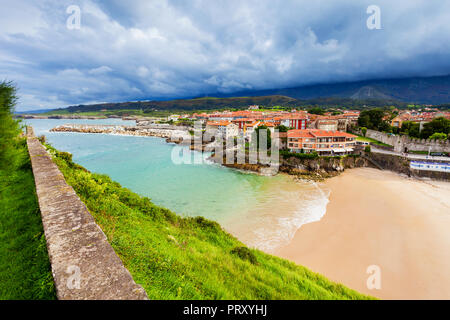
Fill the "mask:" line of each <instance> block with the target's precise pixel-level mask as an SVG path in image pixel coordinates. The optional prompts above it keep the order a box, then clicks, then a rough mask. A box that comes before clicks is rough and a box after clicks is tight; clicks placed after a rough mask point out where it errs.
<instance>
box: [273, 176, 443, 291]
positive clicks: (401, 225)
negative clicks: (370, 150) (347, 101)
mask: <svg viewBox="0 0 450 320" xmlns="http://www.w3.org/2000/svg"><path fill="white" fill-rule="evenodd" d="M324 187H326V188H327V189H329V190H330V191H331V193H330V202H329V204H328V206H327V212H326V214H325V216H324V217H323V218H322V219H321V220H320V221H318V222H313V223H309V224H306V225H303V226H302V227H301V228H300V229H299V230H298V231H297V232H296V234H295V236H294V238H293V239H292V241H291V242H290V244H289V245H287V246H284V247H281V248H279V249H278V250H276V251H275V252H274V254H275V255H278V256H280V257H283V258H287V259H289V260H292V261H294V262H296V263H298V264H301V265H304V266H306V267H308V268H310V269H312V270H314V271H315V272H318V273H321V274H323V275H325V276H327V277H328V278H330V279H332V280H334V281H337V282H340V283H343V284H344V285H346V286H349V287H350V288H353V289H355V290H357V291H360V292H362V293H366V294H370V295H372V296H375V297H378V298H382V299H450V272H449V270H450V232H449V231H450V183H449V182H423V181H418V180H413V179H408V178H406V177H402V176H400V175H398V174H396V173H393V172H390V171H380V170H377V169H371V168H357V169H351V170H347V171H346V172H344V173H343V174H342V175H340V176H338V177H334V178H331V179H329V180H327V181H326V182H325V183H324ZM369 266H377V267H379V270H380V275H381V277H380V279H381V289H369V288H368V286H367V279H368V278H369V277H370V276H371V274H369V273H368V272H367V269H368V267H369Z"/></svg>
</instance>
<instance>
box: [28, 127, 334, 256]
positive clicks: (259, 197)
mask: <svg viewBox="0 0 450 320" xmlns="http://www.w3.org/2000/svg"><path fill="white" fill-rule="evenodd" d="M26 123H27V124H30V125H32V126H33V128H34V131H35V134H36V135H42V134H43V135H45V136H46V137H47V141H48V142H50V143H51V144H52V145H53V146H54V147H55V148H57V149H58V150H61V151H67V152H70V153H72V154H73V159H74V161H75V162H77V163H79V164H80V165H82V166H84V167H85V168H87V169H88V170H90V171H92V172H98V173H103V174H107V175H109V176H110V177H111V178H112V179H113V180H115V181H117V182H119V183H120V184H121V185H122V186H125V187H127V188H129V189H131V190H133V191H134V192H136V193H138V194H141V195H144V196H147V197H149V198H151V199H152V201H153V202H154V203H156V204H158V205H161V206H163V207H166V208H169V209H171V210H173V211H174V212H176V213H178V214H181V215H184V216H204V217H206V218H208V219H212V220H215V221H218V222H219V223H221V224H222V225H223V226H224V227H225V228H226V229H227V230H229V231H230V232H231V233H233V234H235V235H236V236H238V238H240V239H241V240H242V241H244V242H245V243H247V244H249V245H251V246H255V247H259V248H262V249H265V250H267V251H270V250H273V249H274V248H276V247H277V246H279V245H281V244H283V243H286V241H289V239H290V238H291V237H292V236H293V233H294V232H295V231H296V230H297V229H298V227H300V225H302V224H304V223H305V222H309V221H314V220H317V219H319V218H320V217H321V216H322V215H323V214H324V213H325V207H326V203H327V201H328V200H327V196H326V194H325V193H324V192H323V191H322V190H321V189H320V188H318V187H317V186H316V185H315V184H313V183H308V182H294V181H293V180H292V179H291V178H290V177H287V176H284V175H278V176H275V177H265V176H259V175H256V174H249V173H242V172H239V171H236V170H232V169H228V168H224V167H221V166H219V165H216V164H211V163H208V162H207V161H204V162H203V163H202V164H175V163H174V162H173V161H172V160H171V154H172V151H173V149H174V148H180V147H179V146H176V145H174V144H168V143H166V142H165V140H164V139H161V138H156V137H136V136H120V135H106V134H82V133H66V132H49V130H50V129H51V128H53V127H55V126H57V125H61V124H67V123H85V124H123V125H134V121H122V120H119V119H106V120H53V119H48V120H35V119H32V120H26ZM183 151H184V152H187V153H191V154H192V153H193V151H189V150H188V149H185V150H183ZM205 157H206V156H205Z"/></svg>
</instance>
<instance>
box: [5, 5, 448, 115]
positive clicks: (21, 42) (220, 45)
mask: <svg viewBox="0 0 450 320" xmlns="http://www.w3.org/2000/svg"><path fill="white" fill-rule="evenodd" d="M371 5H375V6H377V7H378V8H379V9H380V11H379V13H380V14H379V20H373V19H372V18H373V14H374V12H373V11H370V12H369V13H368V12H367V9H368V7H369V6H371ZM73 6H76V7H78V8H79V9H80V11H79V13H80V14H79V17H80V19H79V28H78V27H77V26H78V25H77V19H76V12H77V11H73V10H71V8H73ZM0 7H1V8H2V10H1V11H0V81H2V80H10V81H14V83H15V84H16V85H17V87H18V88H19V103H18V107H17V111H28V110H37V109H52V108H59V107H65V106H69V105H78V104H89V103H100V102H121V101H137V100H151V99H169V98H182V97H193V96H203V95H214V94H215V93H216V94H217V93H233V92H239V91H244V90H261V89H273V88H287V87H295V86H301V85H307V84H317V83H333V82H343V81H356V80H367V79H382V78H397V77H409V76H434V75H447V74H450V1H446V0H396V1H392V0H390V1H385V0H383V1H376V0H369V1H366V0H351V1H350V0H333V1H331V0H326V1H325V0H314V1H311V0H307V1H304V0H297V1H290V0H184V1H181V0H127V1H121V0H109V1H96V0H70V1H65V0H39V1H27V0H0ZM68 9H69V10H68ZM74 13H75V15H74ZM368 19H369V20H370V22H372V24H369V25H373V22H374V21H380V25H379V28H373V26H372V27H371V28H369V27H368V23H367V20H368Z"/></svg>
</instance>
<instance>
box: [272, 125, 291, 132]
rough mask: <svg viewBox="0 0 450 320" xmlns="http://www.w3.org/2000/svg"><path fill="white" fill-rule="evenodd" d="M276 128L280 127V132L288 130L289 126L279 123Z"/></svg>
mask: <svg viewBox="0 0 450 320" xmlns="http://www.w3.org/2000/svg"><path fill="white" fill-rule="evenodd" d="M275 129H278V132H288V131H289V128H288V127H286V126H283V125H279V126H277V127H275Z"/></svg>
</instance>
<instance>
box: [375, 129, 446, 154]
mask: <svg viewBox="0 0 450 320" xmlns="http://www.w3.org/2000/svg"><path fill="white" fill-rule="evenodd" d="M366 137H368V138H372V139H375V140H378V141H381V142H383V143H386V144H389V145H391V146H393V147H394V150H395V151H396V152H404V151H405V148H406V149H407V150H414V151H428V150H431V152H450V140H448V139H447V140H430V139H415V138H411V137H408V136H399V135H388V134H387V133H384V132H380V131H375V130H370V129H369V130H367V132H366Z"/></svg>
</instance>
